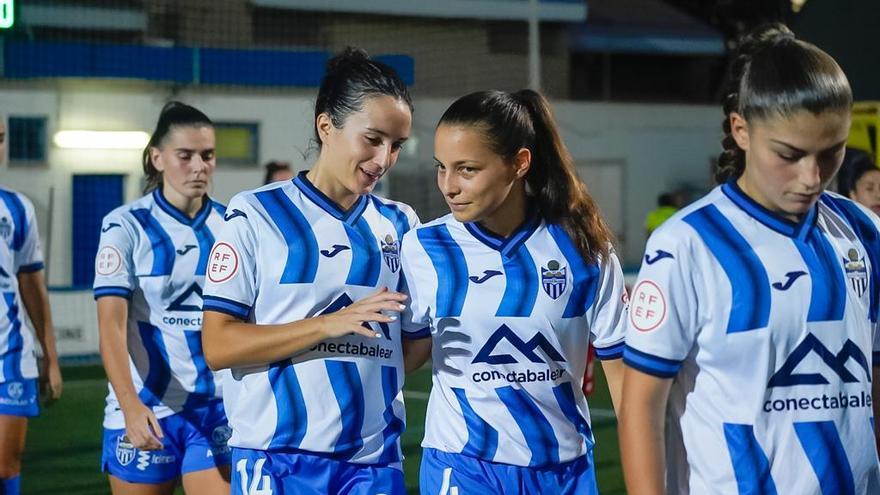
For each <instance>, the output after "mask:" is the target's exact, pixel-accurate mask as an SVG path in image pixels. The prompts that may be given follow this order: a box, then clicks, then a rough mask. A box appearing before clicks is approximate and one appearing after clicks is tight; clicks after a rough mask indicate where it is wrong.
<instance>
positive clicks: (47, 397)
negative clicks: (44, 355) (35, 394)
mask: <svg viewBox="0 0 880 495" xmlns="http://www.w3.org/2000/svg"><path fill="white" fill-rule="evenodd" d="M63 387H64V386H63V382H62V379H61V367H60V366H59V365H58V361H52V362H44V364H43V369H42V370H40V397H41V398H42V399H43V400H42V402H43V405H44V406H46V407H49V406H51V405H52V404H53V403H55V401H57V400H58V399H60V398H61V390H62V388H63Z"/></svg>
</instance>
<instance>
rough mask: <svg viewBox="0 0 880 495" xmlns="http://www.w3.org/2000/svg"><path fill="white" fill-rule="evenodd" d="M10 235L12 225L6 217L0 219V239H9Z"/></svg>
mask: <svg viewBox="0 0 880 495" xmlns="http://www.w3.org/2000/svg"><path fill="white" fill-rule="evenodd" d="M11 234H12V224H11V223H10V222H9V219H8V218H6V217H3V218H0V237H2V238H3V239H9V236H10V235H11Z"/></svg>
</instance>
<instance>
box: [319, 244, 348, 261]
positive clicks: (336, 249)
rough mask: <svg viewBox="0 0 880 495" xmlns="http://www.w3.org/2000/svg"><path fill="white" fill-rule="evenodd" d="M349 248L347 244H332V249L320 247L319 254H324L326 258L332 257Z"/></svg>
mask: <svg viewBox="0 0 880 495" xmlns="http://www.w3.org/2000/svg"><path fill="white" fill-rule="evenodd" d="M349 249H351V248H350V247H348V246H345V245H342V244H334V245H333V249H332V250H331V249H322V250H321V256H326V257H328V258H332V257H334V256H336V255H337V254H339V253H341V252H343V251H347V250H349Z"/></svg>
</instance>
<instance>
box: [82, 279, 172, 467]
mask: <svg viewBox="0 0 880 495" xmlns="http://www.w3.org/2000/svg"><path fill="white" fill-rule="evenodd" d="M97 302H98V336H99V343H100V350H101V361H102V362H103V363H104V370H105V372H106V373H107V379H108V380H110V384H111V385H112V386H113V391H114V392H115V393H116V399H117V400H118V401H119V407H120V408H122V414H123V416H124V417H125V433H126V435H127V436H128V439H129V441H131V443H132V444H133V445H134V446H135V447H136V448H138V449H143V450H157V449H161V448H162V436H163V434H162V428H161V427H160V426H159V420H158V419H157V418H156V415H155V414H153V411H152V410H151V409H150V408H149V407H147V406H145V405H144V403H143V402H141V399H140V397H138V394H137V390H135V387H134V383H133V382H132V378H131V368H130V367H129V358H128V335H127V333H126V332H127V329H126V322H127V320H128V300H127V299H125V298H123V297H117V296H103V297H100V298H98V301H97Z"/></svg>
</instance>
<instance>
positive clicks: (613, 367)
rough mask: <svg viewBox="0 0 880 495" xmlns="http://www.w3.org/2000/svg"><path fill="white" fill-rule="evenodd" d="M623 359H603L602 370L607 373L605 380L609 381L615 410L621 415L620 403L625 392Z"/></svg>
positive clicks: (609, 389) (609, 390)
mask: <svg viewBox="0 0 880 495" xmlns="http://www.w3.org/2000/svg"><path fill="white" fill-rule="evenodd" d="M624 368H625V366H624V365H623V359H621V358H617V359H608V360H603V361H602V372H603V373H604V375H605V381H606V382H607V383H608V392H609V393H610V394H611V404H612V406H614V412H615V413H617V414H618V415H620V404H621V402H620V401H621V399H622V394H623V374H624Z"/></svg>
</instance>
